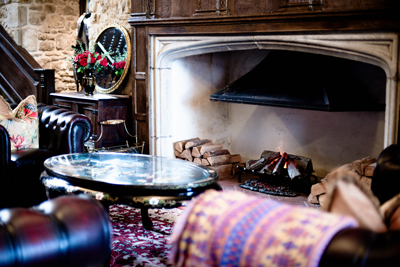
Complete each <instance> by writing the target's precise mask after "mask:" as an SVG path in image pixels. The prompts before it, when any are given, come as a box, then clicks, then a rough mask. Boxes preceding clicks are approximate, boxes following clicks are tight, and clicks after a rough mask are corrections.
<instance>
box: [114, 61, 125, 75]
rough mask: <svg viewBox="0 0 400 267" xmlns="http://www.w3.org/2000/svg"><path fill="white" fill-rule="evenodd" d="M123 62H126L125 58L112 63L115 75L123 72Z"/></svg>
mask: <svg viewBox="0 0 400 267" xmlns="http://www.w3.org/2000/svg"><path fill="white" fill-rule="evenodd" d="M125 64H126V62H125V60H123V61H118V62H117V61H116V62H114V63H113V64H112V66H113V67H114V70H115V74H116V75H119V76H121V75H122V73H123V72H124V69H125Z"/></svg>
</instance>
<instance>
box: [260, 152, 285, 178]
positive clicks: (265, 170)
mask: <svg viewBox="0 0 400 267" xmlns="http://www.w3.org/2000/svg"><path fill="white" fill-rule="evenodd" d="M280 158H281V157H280V156H279V158H275V159H274V160H273V161H272V162H271V163H269V164H267V165H265V166H264V167H263V168H262V169H261V170H260V171H259V173H264V174H268V175H271V174H272V171H273V170H274V169H275V166H276V164H278V162H279V159H280Z"/></svg>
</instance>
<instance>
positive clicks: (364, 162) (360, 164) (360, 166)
mask: <svg viewBox="0 0 400 267" xmlns="http://www.w3.org/2000/svg"><path fill="white" fill-rule="evenodd" d="M375 162H376V158H373V157H365V158H362V159H359V160H355V161H353V162H352V163H350V165H351V166H352V167H353V168H354V170H355V171H356V172H357V173H358V174H359V175H361V176H362V175H364V170H365V167H367V166H368V165H370V164H372V163H375Z"/></svg>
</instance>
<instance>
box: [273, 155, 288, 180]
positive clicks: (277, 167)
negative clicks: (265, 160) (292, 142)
mask: <svg viewBox="0 0 400 267" xmlns="http://www.w3.org/2000/svg"><path fill="white" fill-rule="evenodd" d="M287 158H288V154H287V153H286V152H284V153H283V154H282V156H281V157H280V159H279V161H278V163H277V164H276V165H275V168H274V170H273V171H272V174H278V175H284V167H285V165H286V161H287Z"/></svg>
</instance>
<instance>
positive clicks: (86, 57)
mask: <svg viewBox="0 0 400 267" xmlns="http://www.w3.org/2000/svg"><path fill="white" fill-rule="evenodd" d="M74 64H75V67H76V71H77V72H78V73H80V72H84V70H85V69H95V70H97V71H99V70H100V69H102V68H103V67H105V68H106V67H107V59H106V58H105V57H102V56H101V55H100V54H99V53H98V52H95V53H94V54H93V53H91V52H90V51H88V50H86V51H84V52H83V53H81V54H78V55H76V56H75V57H74Z"/></svg>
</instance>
